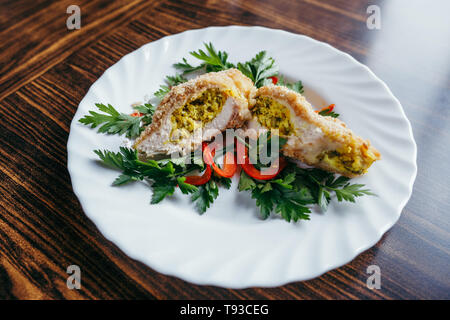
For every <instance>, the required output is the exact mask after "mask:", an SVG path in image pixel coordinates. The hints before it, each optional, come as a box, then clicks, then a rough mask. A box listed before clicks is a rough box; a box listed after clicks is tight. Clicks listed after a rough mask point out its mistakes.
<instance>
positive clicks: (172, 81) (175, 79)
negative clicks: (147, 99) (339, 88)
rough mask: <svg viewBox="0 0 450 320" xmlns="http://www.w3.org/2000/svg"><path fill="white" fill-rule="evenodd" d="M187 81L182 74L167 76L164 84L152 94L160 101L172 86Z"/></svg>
mask: <svg viewBox="0 0 450 320" xmlns="http://www.w3.org/2000/svg"><path fill="white" fill-rule="evenodd" d="M186 81H187V79H186V78H185V77H184V76H183V75H182V74H178V73H177V74H176V75H174V76H167V77H166V80H165V82H166V84H163V85H161V86H160V87H159V90H158V91H156V92H155V93H154V95H155V96H156V97H157V98H159V99H162V98H163V97H164V96H165V95H166V94H167V93H168V92H169V91H170V89H171V88H172V87H173V86H176V85H179V84H180V83H183V82H186Z"/></svg>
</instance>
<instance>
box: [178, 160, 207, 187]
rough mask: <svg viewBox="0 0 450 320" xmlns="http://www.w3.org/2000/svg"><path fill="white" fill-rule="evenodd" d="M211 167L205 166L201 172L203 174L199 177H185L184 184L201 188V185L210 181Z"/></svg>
mask: <svg viewBox="0 0 450 320" xmlns="http://www.w3.org/2000/svg"><path fill="white" fill-rule="evenodd" d="M211 172H212V170H211V166H210V165H208V164H207V165H206V169H205V171H203V174H202V175H200V176H187V177H186V180H184V182H185V183H189V184H192V185H194V186H201V185H202V184H205V183H207V182H208V181H209V179H211Z"/></svg>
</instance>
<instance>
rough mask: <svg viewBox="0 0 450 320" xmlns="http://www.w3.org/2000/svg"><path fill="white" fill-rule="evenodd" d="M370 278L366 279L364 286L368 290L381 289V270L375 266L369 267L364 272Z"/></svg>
mask: <svg viewBox="0 0 450 320" xmlns="http://www.w3.org/2000/svg"><path fill="white" fill-rule="evenodd" d="M366 272H367V274H370V276H369V277H368V278H367V281H366V285H367V288H369V289H377V290H380V289H381V269H380V267H379V266H377V265H376V264H373V265H370V266H368V267H367V270H366Z"/></svg>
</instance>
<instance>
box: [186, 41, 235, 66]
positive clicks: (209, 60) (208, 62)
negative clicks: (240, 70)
mask: <svg viewBox="0 0 450 320" xmlns="http://www.w3.org/2000/svg"><path fill="white" fill-rule="evenodd" d="M204 45H205V48H206V52H205V51H203V50H202V49H199V50H198V51H191V52H189V53H190V54H191V55H192V56H193V57H195V58H197V59H199V60H201V61H203V63H202V64H201V65H200V66H199V67H197V68H196V70H198V69H201V68H202V67H205V69H206V72H217V71H222V70H227V69H230V68H234V64H232V63H230V62H228V61H227V59H228V53H226V52H225V51H216V49H215V48H214V46H213V44H212V43H211V42H210V43H209V44H208V43H204ZM183 62H184V63H186V60H185V59H184V61H183ZM178 66H179V67H181V65H179V64H178ZM191 67H192V66H191Z"/></svg>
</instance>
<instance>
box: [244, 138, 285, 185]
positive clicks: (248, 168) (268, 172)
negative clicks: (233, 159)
mask: <svg viewBox="0 0 450 320" xmlns="http://www.w3.org/2000/svg"><path fill="white" fill-rule="evenodd" d="M241 147H243V146H241ZM244 148H245V147H244ZM238 154H239V152H238ZM241 156H242V157H243V158H242V159H239V163H240V164H241V167H242V169H243V170H244V171H245V173H246V174H248V175H249V176H250V177H252V178H254V179H258V180H270V179H273V178H275V177H276V176H277V175H278V174H279V173H280V171H281V170H283V169H284V168H285V167H286V165H287V161H286V159H284V158H283V157H279V158H278V159H277V161H275V162H274V163H273V164H272V165H271V166H270V167H269V168H266V169H265V170H264V171H262V170H259V169H257V168H255V166H254V165H253V164H251V163H250V157H249V156H248V150H247V148H245V152H244V154H243V155H241Z"/></svg>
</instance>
